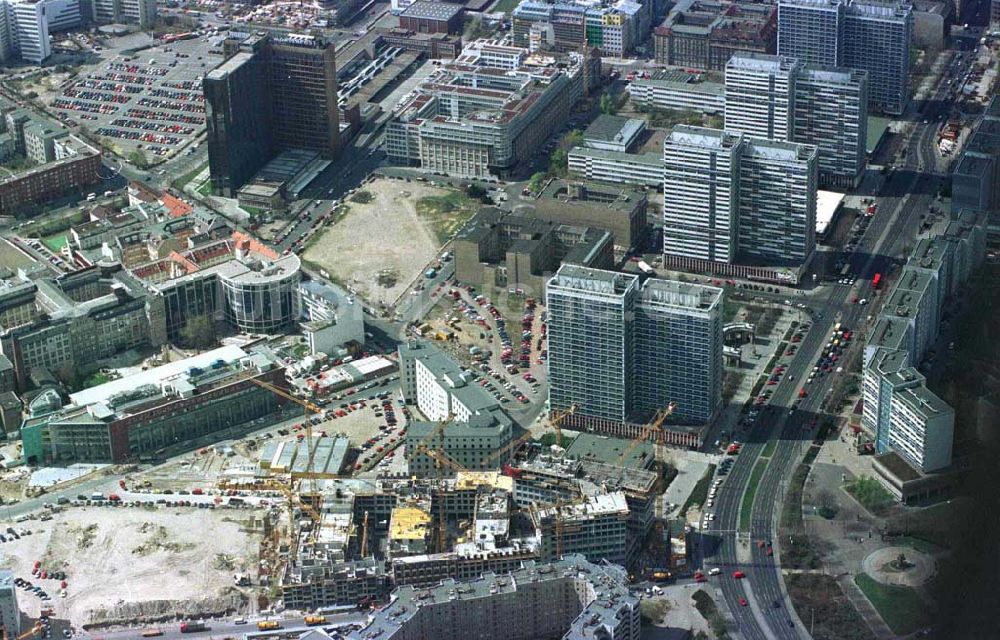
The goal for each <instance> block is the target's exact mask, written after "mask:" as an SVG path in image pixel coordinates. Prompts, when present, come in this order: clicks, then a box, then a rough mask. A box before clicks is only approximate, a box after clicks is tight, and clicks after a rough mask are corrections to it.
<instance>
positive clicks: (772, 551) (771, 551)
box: [767, 547, 774, 556]
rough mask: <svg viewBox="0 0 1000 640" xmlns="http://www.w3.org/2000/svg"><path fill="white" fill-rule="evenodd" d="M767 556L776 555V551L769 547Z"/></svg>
mask: <svg viewBox="0 0 1000 640" xmlns="http://www.w3.org/2000/svg"><path fill="white" fill-rule="evenodd" d="M767 555H768V556H773V555H774V549H772V548H771V547H768V548H767Z"/></svg>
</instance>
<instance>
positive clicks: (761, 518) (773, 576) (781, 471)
mask: <svg viewBox="0 0 1000 640" xmlns="http://www.w3.org/2000/svg"><path fill="white" fill-rule="evenodd" d="M922 140H923V137H921V143H922ZM921 143H918V144H921ZM911 184H912V182H911ZM900 201H901V199H900ZM894 204H895V205H896V206H893V207H892V208H891V209H892V211H891V213H890V215H894V214H895V213H896V211H895V210H896V209H897V208H898V205H899V203H894ZM888 217H889V216H886V218H888ZM900 217H902V216H896V218H894V219H893V223H894V225H893V226H894V227H895V226H896V224H895V223H898V222H899V220H898V218H900ZM907 217H908V216H907ZM887 222H888V220H886V221H885V222H883V224H882V225H881V226H882V227H884V226H885V224H886V223H887ZM868 235H869V234H867V233H866V236H868ZM875 239H876V244H875V246H877V245H878V244H879V242H878V241H879V240H883V238H882V236H881V234H877V235H876V236H875ZM884 240H887V241H890V243H891V244H890V246H893V245H894V244H895V241H896V240H897V234H888V236H887V237H885V238H884ZM862 244H863V245H864V244H865V243H864V242H862ZM871 263H872V259H871V258H870V257H869V259H868V261H867V262H866V264H867V265H870V264H871ZM844 295H845V297H846V292H844ZM833 297H834V296H831V298H833ZM859 314H860V310H859V309H857V308H852V309H849V310H848V312H847V314H846V315H847V316H848V317H849V318H850V319H851V321H852V323H853V321H855V320H856V319H857V316H858V315H859ZM815 328H816V327H815V326H814V327H813V329H815ZM824 338H825V335H824ZM831 380H832V378H831V379H828V380H827V381H825V382H824V384H823V385H821V389H823V388H826V387H827V385H830V384H832V381H831ZM775 395H777V392H776V394H775ZM818 401H819V400H818V399H817V400H814V402H818ZM783 432H784V429H783ZM776 457H778V458H779V460H774V459H772V461H771V464H769V468H768V469H767V470H766V471H765V478H763V479H762V482H761V486H762V487H768V488H770V487H773V488H775V489H776V488H777V486H776V485H777V483H778V481H779V480H780V478H782V477H784V475H785V472H786V471H787V469H788V468H790V466H791V464H790V463H791V461H792V460H791V447H789V446H787V445H786V446H781V443H779V447H778V448H777V449H776ZM772 465H774V468H773V469H772V468H771V467H772ZM765 503H766V504H767V506H764V507H762V510H763V511H764V513H763V514H760V513H758V514H757V518H756V522H755V524H757V525H758V526H761V527H762V528H764V529H765V530H766V531H768V532H769V531H770V528H771V523H772V517H768V516H773V509H774V501H772V500H766V501H764V502H762V503H761V504H765ZM752 553H753V552H752ZM765 563H766V561H765ZM754 564H757V563H756V562H755V563H754ZM771 564H772V566H773V560H772V562H771ZM776 570H777V567H776V566H773V568H772V569H771V570H766V569H765V570H762V571H754V574H760V575H758V576H756V577H758V578H759V579H760V582H761V586H762V588H763V589H765V590H768V592H769V593H770V594H771V595H775V596H777V595H778V594H779V593H780V585H779V584H778V583H779V580H778V577H777V571H776ZM779 601H780V600H778V599H777V598H775V602H779ZM777 629H778V630H780V631H778V635H779V636H780V635H785V634H786V631H787V630H786V628H785V627H783V626H781V625H780V624H779V625H777ZM775 630H776V629H775V628H774V627H772V631H775ZM791 631H792V632H794V631H795V629H794V624H793V625H792V628H791ZM794 635H797V634H794Z"/></svg>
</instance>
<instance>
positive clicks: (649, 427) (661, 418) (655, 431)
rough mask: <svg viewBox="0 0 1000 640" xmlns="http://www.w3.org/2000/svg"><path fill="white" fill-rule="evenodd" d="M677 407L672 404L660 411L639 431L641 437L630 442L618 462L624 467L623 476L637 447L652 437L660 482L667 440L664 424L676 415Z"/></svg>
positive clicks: (657, 475) (638, 436)
mask: <svg viewBox="0 0 1000 640" xmlns="http://www.w3.org/2000/svg"><path fill="white" fill-rule="evenodd" d="M676 407H677V404H676V403H674V402H671V403H670V404H669V405H667V406H666V408H663V409H660V410H658V411H657V412H656V414H655V415H654V416H653V419H652V420H650V421H649V423H647V424H646V425H645V426H643V427H642V429H640V430H639V435H637V436H636V437H635V438H633V439H632V442H630V443H629V445H628V446H627V447H625V449H624V450H623V451H622V452H621V455H619V456H618V462H619V464H620V465H621V467H622V475H624V474H625V464H626V462H627V461H628V456H629V455H630V454H631V453H632V452H633V451H635V448H636V447H638V446H639V445H640V444H642V443H643V442H648V441H649V439H650V438H651V437H652V440H653V458H654V461H655V462H654V464H655V466H656V477H657V481H658V480H659V478H660V477H662V475H663V465H664V460H663V457H664V452H663V449H662V447H663V443H664V440H665V438H664V435H663V423H664V422H666V421H667V418H669V417H670V416H671V415H672V414H673V413H674V409H675V408H676Z"/></svg>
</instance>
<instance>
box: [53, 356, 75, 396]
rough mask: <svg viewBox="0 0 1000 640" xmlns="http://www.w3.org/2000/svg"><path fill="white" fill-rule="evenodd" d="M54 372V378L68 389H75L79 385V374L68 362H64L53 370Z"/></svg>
mask: <svg viewBox="0 0 1000 640" xmlns="http://www.w3.org/2000/svg"><path fill="white" fill-rule="evenodd" d="M54 374H55V377H56V379H57V380H59V382H61V383H63V384H64V385H65V386H66V388H68V389H73V390H74V391H75V390H76V389H77V388H78V387H79V386H80V376H79V375H78V374H77V372H76V367H74V366H73V364H72V363H70V362H64V363H63V364H62V365H60V366H59V368H58V369H56V370H55V371H54Z"/></svg>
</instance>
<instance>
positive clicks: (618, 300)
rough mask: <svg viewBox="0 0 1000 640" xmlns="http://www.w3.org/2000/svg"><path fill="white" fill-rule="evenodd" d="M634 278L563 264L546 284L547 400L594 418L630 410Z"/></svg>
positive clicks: (617, 416)
mask: <svg viewBox="0 0 1000 640" xmlns="http://www.w3.org/2000/svg"><path fill="white" fill-rule="evenodd" d="M638 288H639V279H638V277H636V276H634V275H630V274H625V273H617V272H614V271H601V270H598V269H589V268H586V267H578V266H574V265H563V266H562V267H561V268H560V269H559V271H558V273H556V275H555V276H553V277H552V278H551V279H550V280H549V281H548V283H547V286H546V308H547V309H548V343H549V359H548V367H549V374H548V375H549V403H550V407H551V408H552V409H553V410H555V409H568V408H569V407H570V406H572V405H574V404H576V405H577V406H578V409H577V411H578V412H580V414H581V415H586V416H588V417H591V418H595V419H597V420H602V421H608V422H616V423H620V422H624V421H625V420H626V419H628V417H629V415H630V414H631V413H632V397H631V394H632V391H633V389H632V371H633V368H634V366H633V361H632V353H633V339H632V323H631V321H630V320H629V317H630V316H631V315H632V308H633V306H634V303H635V301H634V298H635V296H636V292H637V291H638Z"/></svg>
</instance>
